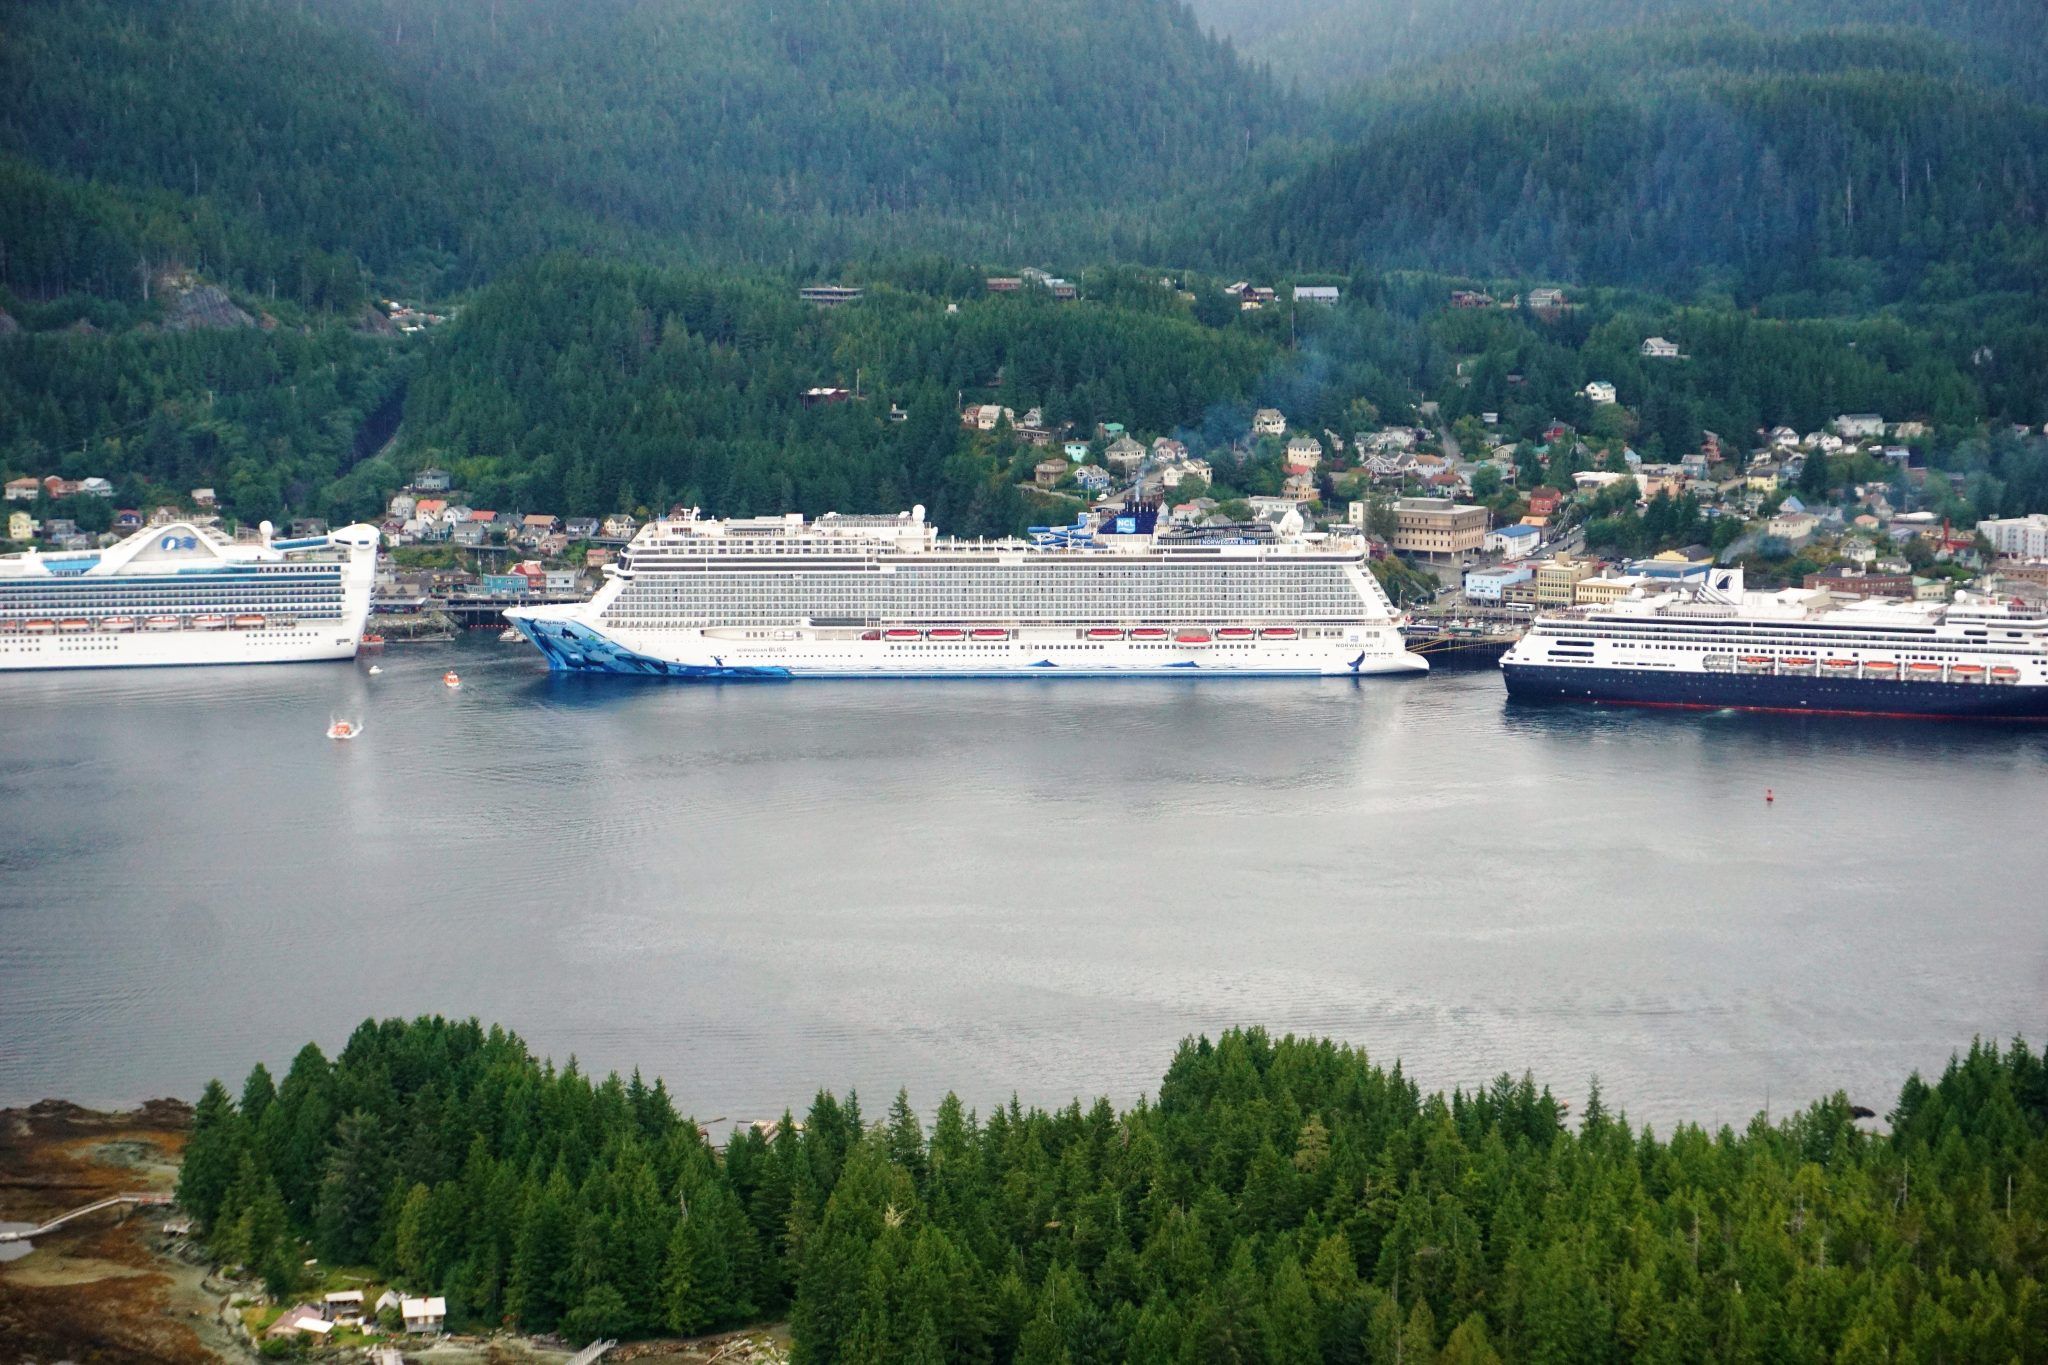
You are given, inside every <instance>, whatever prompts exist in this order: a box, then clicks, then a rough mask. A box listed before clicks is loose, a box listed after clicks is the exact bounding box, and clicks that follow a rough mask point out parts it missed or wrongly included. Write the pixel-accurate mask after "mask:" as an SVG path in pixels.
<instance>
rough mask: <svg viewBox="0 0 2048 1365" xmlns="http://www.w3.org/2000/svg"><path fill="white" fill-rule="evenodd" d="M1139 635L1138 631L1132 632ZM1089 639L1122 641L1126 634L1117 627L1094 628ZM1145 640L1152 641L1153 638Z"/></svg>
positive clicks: (1090, 629)
mask: <svg viewBox="0 0 2048 1365" xmlns="http://www.w3.org/2000/svg"><path fill="white" fill-rule="evenodd" d="M1137 633H1138V632H1137V631H1132V632H1131V634H1133V635H1136V634H1137ZM1088 638H1089V639H1091V640H1121V639H1123V638H1124V633H1123V632H1122V631H1120V630H1118V629H1117V628H1116V627H1115V626H1092V627H1090V628H1089V631H1088ZM1145 638H1147V639H1151V638H1152V637H1151V636H1146V637H1145Z"/></svg>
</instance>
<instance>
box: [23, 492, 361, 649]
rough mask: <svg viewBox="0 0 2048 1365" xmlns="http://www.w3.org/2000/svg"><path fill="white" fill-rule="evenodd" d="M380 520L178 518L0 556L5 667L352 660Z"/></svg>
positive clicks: (358, 640)
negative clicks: (324, 522)
mask: <svg viewBox="0 0 2048 1365" xmlns="http://www.w3.org/2000/svg"><path fill="white" fill-rule="evenodd" d="M377 540H378V533H377V529H376V528H375V527H373V526H347V527H343V528H342V529H341V530H339V531H336V532H334V533H333V534H331V535H324V536H311V537H304V538H300V539H296V540H273V539H272V538H271V533H270V526H269V523H267V522H266V523H264V525H263V528H262V539H261V540H260V541H259V542H256V543H245V542H240V541H236V540H233V539H230V538H229V537H227V536H225V535H222V534H221V533H220V532H218V531H216V530H213V529H211V528H208V527H202V526H197V525H194V524H192V523H190V522H172V523H170V524H169V525H165V526H152V527H149V528H147V529H145V530H141V531H138V532H136V533H135V534H134V535H132V536H129V537H128V538H127V539H126V540H123V541H121V542H119V543H118V544H115V545H111V546H108V547H107V548H105V549H101V550H76V551H65V552H50V553H42V552H37V551H29V552H28V553H25V554H17V555H8V556H4V557H0V670H14V669H47V668H123V667H141V666H149V665H177V664H255V663H292V662H300V661H305V660H314V659H351V658H354V657H355V653H356V648H357V646H358V644H359V643H360V642H361V640H362V636H363V623H364V621H365V620H366V619H367V618H368V616H369V611H370V583H371V579H372V577H373V575H374V573H375V570H376V560H377Z"/></svg>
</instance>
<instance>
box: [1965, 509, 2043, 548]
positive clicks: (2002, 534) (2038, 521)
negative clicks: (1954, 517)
mask: <svg viewBox="0 0 2048 1365" xmlns="http://www.w3.org/2000/svg"><path fill="white" fill-rule="evenodd" d="M1977 533H1978V534H1979V535H1981V536H1983V537H1984V539H1986V540H1988V541H1990V542H1991V549H1992V551H1993V553H1995V554H2000V555H2004V556H2006V557H2007V558H2010V559H2048V515H2043V514H2042V513H2040V512H2034V513H2031V514H2030V515H2027V516H2024V517H1990V518H1987V519H1985V520H1983V521H1980V522H1978V523H1977Z"/></svg>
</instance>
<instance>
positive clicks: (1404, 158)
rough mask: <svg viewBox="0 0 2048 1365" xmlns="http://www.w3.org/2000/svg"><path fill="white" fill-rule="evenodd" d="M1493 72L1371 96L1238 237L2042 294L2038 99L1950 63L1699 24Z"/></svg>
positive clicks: (1710, 279)
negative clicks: (1348, 127)
mask: <svg viewBox="0 0 2048 1365" xmlns="http://www.w3.org/2000/svg"><path fill="white" fill-rule="evenodd" d="M1501 55H1502V54H1496V58H1497V59H1498V58H1499V57H1500V56H1501ZM1506 55H1507V56H1508V57H1510V58H1512V60H1509V61H1506V62H1505V63H1504V64H1501V65H1498V66H1496V65H1493V64H1489V65H1487V66H1484V67H1472V66H1469V65H1464V64H1453V65H1450V66H1446V67H1443V68H1438V69H1433V70H1431V71H1430V72H1428V73H1426V74H1419V75H1417V76H1415V77H1414V78H1413V79H1412V80H1409V81H1404V82H1398V83H1396V82H1388V83H1385V84H1383V85H1381V86H1378V87H1375V88H1374V89H1373V90H1372V92H1371V93H1370V94H1369V95H1368V96H1367V97H1366V99H1365V101H1364V103H1363V104H1362V105H1361V106H1360V108H1359V110H1358V112H1357V115H1356V117H1357V124H1356V127H1355V129H1354V130H1353V131H1351V132H1349V133H1347V134H1346V136H1345V142H1346V144H1347V145H1346V146H1344V147H1343V148H1342V149H1341V150H1338V151H1335V152H1333V153H1331V154H1329V155H1328V156H1326V157H1324V158H1322V159H1321V160H1320V161H1318V162H1316V163H1315V164H1314V165H1312V166H1311V167H1309V168H1308V169H1306V170H1305V171H1303V172H1302V173H1301V174H1300V175H1298V176H1297V177H1295V178H1294V179H1292V180H1290V181H1288V182H1286V183H1285V184H1284V185H1283V186H1282V187H1281V188H1280V189H1278V190H1277V191H1276V192H1274V193H1273V194H1272V195H1270V196H1269V197H1268V198H1266V199H1265V200H1264V202H1263V203H1261V204H1259V205H1258V206H1257V207H1256V208H1255V209H1254V210H1253V212H1252V214H1251V215H1250V220H1249V229H1248V233H1247V236H1248V237H1249V238H1250V240H1251V241H1253V242H1257V243H1258V244H1260V245H1262V246H1264V247H1265V248H1267V249H1268V250H1270V251H1272V252H1273V253H1275V255H1276V256H1277V257H1278V258H1279V259H1280V260H1284V261H1288V262H1298V263H1304V264H1306V263H1314V264H1317V265H1322V266H1331V265H1344V266H1373V267H1380V268H1385V267H1389V266H1419V267H1426V268H1433V269H1453V270H1469V271H1477V272H1500V273H1533V274H1541V275H1548V276H1551V277H1554V278H1558V279H1566V280H1580V281H1605V282H1612V283H1624V282H1626V283H1634V284H1639V285H1645V286H1649V287H1655V288H1664V289H1669V290H1674V291H1679V292H1689V291H1691V290H1693V289H1696V288H1700V287H1702V286H1705V287H1711V288H1715V289H1721V290H1727V291H1730V292H1733V293H1735V294H1736V295H1737V296H1739V297H1745V298H1754V297H1757V296H1761V295H1772V294H1791V293H1798V292H1800V291H1815V290H1820V291H1826V290H1829V289H1833V288H1846V289H1847V290H1848V292H1849V293H1850V295H1851V296H1852V297H1853V298H1855V299H1856V301H1857V302H1858V303H1859V304H1862V305H1864V306H1868V305H1870V304H1873V303H1876V302H1881V301H1885V300H1890V299H1895V298H1899V297H1911V296H1915V295H1918V296H1920V297H1923V298H1929V299H1936V300H1939V299H1952V298H1954V297H1957V296H1959V295H1963V294H1969V293H1975V292H1980V291H2009V292H2038V291H2040V290H2041V289H2043V288H2044V287H2048V106H2043V105H2040V104H2036V103H2032V102H2029V101H2028V100H2027V99H2025V98H2024V97H2022V96H2020V95H2018V94H2015V93H2013V92H2012V91H2010V90H2008V89H2006V88H2003V87H1999V86H1995V85H1990V84H1986V83H1984V82H1982V81H1981V80H1980V79H1978V78H1977V77H1976V75H1975V74H1974V71H1973V68H1972V67H1971V66H1970V65H1969V59H1968V58H1967V57H1966V54H1965V53H1964V52H1963V51H1962V50H1961V49H1959V48H1955V47H1953V46H1950V45H1946V44H1944V43H1942V42H1940V41H1939V40H1936V39H1932V38H1929V37H1926V36H1924V35H1912V34H1906V33H1901V32H1897V31H1847V30H1828V31H1822V32H1811V33H1805V34H1801V35H1797V36H1791V37H1769V36H1765V35H1761V34H1759V33H1757V32H1756V31H1754V30H1749V29H1741V28H1727V27H1704V28H1684V29H1677V30H1649V31H1638V32H1631V33H1628V34H1624V35H1608V36H1604V37H1601V38H1597V39H1588V40H1585V41H1584V42H1581V43H1579V44H1576V45H1570V46H1565V47H1562V48H1556V49H1552V48H1548V47H1546V48H1545V49H1544V50H1541V51H1539V50H1537V49H1534V48H1530V49H1524V50H1521V51H1519V52H1516V53H1510V54H1506ZM1220 245H1221V243H1220V241H1219V242H1218V246H1219V248H1220ZM1245 245H1249V243H1245Z"/></svg>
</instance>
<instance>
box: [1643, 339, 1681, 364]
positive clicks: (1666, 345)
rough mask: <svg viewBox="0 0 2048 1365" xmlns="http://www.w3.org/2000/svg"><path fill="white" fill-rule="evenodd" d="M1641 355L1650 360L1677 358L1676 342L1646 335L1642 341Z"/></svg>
mask: <svg viewBox="0 0 2048 1365" xmlns="http://www.w3.org/2000/svg"><path fill="white" fill-rule="evenodd" d="M1643 355H1644V357H1645V358H1646V359H1650V360H1676V359H1678V343H1677V342H1675V341H1666V340H1665V339H1664V338H1663V337H1646V338H1645V339H1644V341H1643Z"/></svg>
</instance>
